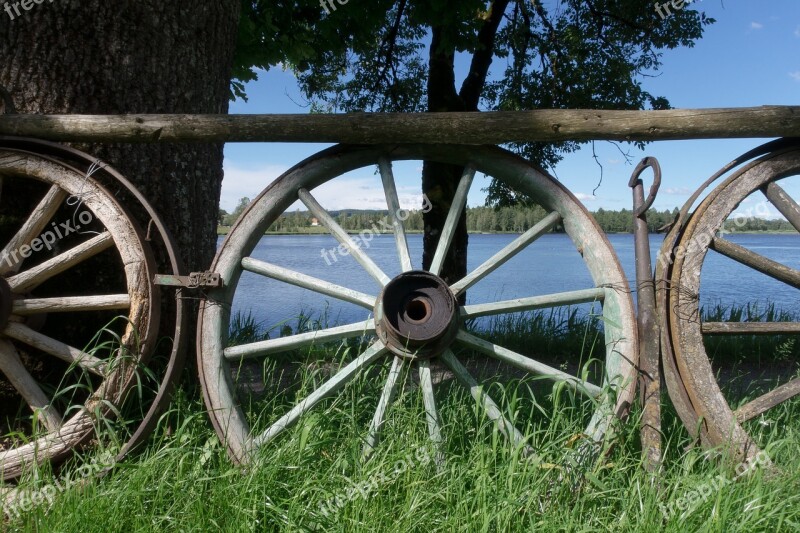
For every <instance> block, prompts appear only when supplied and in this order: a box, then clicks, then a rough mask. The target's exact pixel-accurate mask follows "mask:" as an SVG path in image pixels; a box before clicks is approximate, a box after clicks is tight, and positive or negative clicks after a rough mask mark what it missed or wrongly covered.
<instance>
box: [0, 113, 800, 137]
mask: <svg viewBox="0 0 800 533" xmlns="http://www.w3.org/2000/svg"><path fill="white" fill-rule="evenodd" d="M0 135H13V136H22V137H35V138H39V139H45V140H52V141H60V142H125V143H128V142H130V143H154V142H320V143H350V144H384V143H436V144H503V143H507V142H526V141H565V140H576V141H580V140H591V139H596V140H616V141H637V140H638V141H656V140H675V139H713V138H771V137H800V106H764V107H750V108H723V109H670V110H664V111H601V110H583V109H543V110H537V111H496V112H485V113H350V114H335V115H334V114H331V115H327V114H307V115H0Z"/></svg>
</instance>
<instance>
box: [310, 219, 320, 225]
mask: <svg viewBox="0 0 800 533" xmlns="http://www.w3.org/2000/svg"><path fill="white" fill-rule="evenodd" d="M311 226H312V227H313V226H319V220H317V218H316V217H311Z"/></svg>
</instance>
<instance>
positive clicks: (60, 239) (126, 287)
mask: <svg viewBox="0 0 800 533" xmlns="http://www.w3.org/2000/svg"><path fill="white" fill-rule="evenodd" d="M2 141H3V142H2V143H0V184H1V185H2V192H1V193H0V194H2V196H1V198H2V206H3V207H2V209H3V211H2V217H0V218H2V238H3V241H2V243H1V244H2V246H3V248H2V252H0V373H2V376H0V385H2V387H3V389H2V394H3V418H2V420H0V423H2V425H3V428H2V435H3V437H2V442H0V471H2V477H3V479H4V480H7V479H12V478H15V477H18V476H19V475H20V474H21V473H22V472H23V471H24V469H25V468H26V466H31V465H32V464H36V463H43V462H45V461H53V462H57V461H59V460H62V459H64V458H65V457H66V456H68V455H69V454H70V453H71V452H72V451H73V450H74V449H75V448H76V447H77V446H79V445H81V444H83V443H85V442H86V441H87V440H88V439H90V438H92V436H93V435H94V434H95V430H96V429H97V427H98V425H101V423H102V422H101V420H100V419H101V418H103V417H109V418H110V417H113V413H114V411H115V409H116V408H118V406H119V405H120V403H121V402H122V401H123V397H124V395H125V393H126V391H127V390H128V388H129V386H130V384H131V382H132V380H133V379H134V377H135V375H136V373H137V371H138V369H139V368H140V365H141V364H143V363H144V362H146V360H147V358H148V357H149V355H150V354H151V353H152V351H153V347H154V344H155V341H156V333H157V331H158V325H159V315H160V309H161V308H160V299H159V290H158V287H156V286H155V285H153V283H152V279H153V276H154V274H155V265H154V260H153V257H152V252H151V250H150V248H149V246H148V245H147V243H146V242H145V240H144V237H143V234H142V232H141V231H140V229H139V227H138V226H137V224H136V223H135V221H134V220H133V218H132V217H131V216H130V215H129V213H128V212H127V211H126V210H125V209H123V208H122V206H121V205H120V204H119V203H118V202H117V200H116V199H115V197H114V195H113V194H112V193H111V192H109V190H108V189H106V188H105V187H103V186H102V185H101V184H100V183H99V182H98V181H96V180H95V179H93V178H92V177H91V176H90V174H91V171H90V172H86V171H85V170H78V168H77V167H76V166H73V165H72V164H70V163H68V162H66V161H65V160H64V159H63V158H59V157H57V156H58V155H61V156H64V155H74V154H79V152H76V151H74V150H71V149H66V148H59V147H57V146H56V145H50V144H49V143H37V142H36V141H25V140H19V139H3V140H2ZM31 150H37V151H38V150H43V152H47V151H48V150H49V151H50V152H51V154H49V155H48V154H46V153H43V152H39V153H34V152H33V151H31ZM62 152H63V153H62ZM86 160H89V158H88V156H86ZM90 170H100V173H101V174H102V173H104V172H107V171H105V170H102V169H98V168H92V169H90ZM98 265H103V266H105V267H107V266H108V265H112V268H116V272H117V273H118V279H106V278H104V279H97V267H98ZM56 314H58V315H59V317H58V318H59V320H54V318H55V316H54V315H56ZM65 315H66V316H68V317H69V320H64V316H65ZM71 323H72V325H71ZM75 324H77V325H78V327H75ZM86 326H89V328H88V329H89V331H90V332H91V333H88V334H87V332H86V331H87V328H86ZM94 328H96V329H94ZM103 328H105V329H104V334H101V335H100V336H99V337H95V339H94V342H93V338H92V335H94V334H95V333H96V332H97V331H99V330H101V329H103ZM112 341H116V342H115V343H113V345H112V344H106V346H105V347H104V348H102V349H100V350H97V351H93V350H90V349H89V347H90V345H91V344H93V345H97V344H99V343H110V342H112ZM109 346H113V348H109ZM89 352H91V353H89ZM3 376H4V379H2V377H3ZM31 411H32V413H31Z"/></svg>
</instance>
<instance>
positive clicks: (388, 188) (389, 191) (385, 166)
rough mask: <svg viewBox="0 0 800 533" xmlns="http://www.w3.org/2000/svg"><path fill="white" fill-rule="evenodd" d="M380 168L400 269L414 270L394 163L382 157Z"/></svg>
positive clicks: (405, 270)
mask: <svg viewBox="0 0 800 533" xmlns="http://www.w3.org/2000/svg"><path fill="white" fill-rule="evenodd" d="M378 167H379V168H380V171H381V181H383V191H384V194H385V195H386V205H387V206H388V207H389V217H390V218H391V220H392V226H393V227H394V240H395V243H396V245H397V256H398V257H399V258H400V268H402V270H403V272H408V271H409V270H412V268H413V267H412V266H411V254H409V253H408V239H406V229H405V226H404V225H403V221H402V220H401V219H400V216H399V214H400V200H399V199H398V198H397V187H396V185H395V182H394V174H393V173H392V162H391V161H389V160H388V159H386V158H385V157H381V158H380V159H379V160H378Z"/></svg>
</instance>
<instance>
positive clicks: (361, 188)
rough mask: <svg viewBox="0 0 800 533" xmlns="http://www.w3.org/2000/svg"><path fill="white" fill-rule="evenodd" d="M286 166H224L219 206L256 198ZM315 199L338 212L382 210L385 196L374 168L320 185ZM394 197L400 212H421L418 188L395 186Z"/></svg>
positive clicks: (230, 206) (227, 207)
mask: <svg viewBox="0 0 800 533" xmlns="http://www.w3.org/2000/svg"><path fill="white" fill-rule="evenodd" d="M284 171H286V168H285V167H281V166H279V165H265V166H263V167H260V168H256V169H243V168H239V167H237V166H234V165H229V164H225V165H224V172H225V177H224V179H223V180H222V195H221V199H220V207H221V208H222V209H225V210H226V211H228V212H231V211H233V210H234V209H235V208H236V206H237V205H238V204H239V199H241V198H243V197H247V198H250V199H251V200H253V199H255V197H256V196H258V195H259V194H260V193H261V191H262V190H264V188H266V187H267V186H268V185H269V184H270V183H272V182H273V181H275V179H276V178H278V177H279V176H280V175H281V174H282V173H283V172H284ZM313 195H314V198H316V199H317V201H318V202H319V203H320V205H322V207H324V208H325V209H328V210H331V211H337V210H339V209H376V210H385V209H387V206H386V197H385V193H384V191H383V186H382V185H381V180H380V177H378V176H376V175H375V173H374V171H373V169H371V168H365V169H360V170H356V171H354V172H351V173H349V174H345V175H343V176H340V177H338V178H336V179H333V180H330V181H329V182H327V183H324V184H322V185H320V186H319V187H317V188H315V189H314V191H313ZM397 196H398V199H399V201H400V207H402V208H403V209H420V208H421V207H422V204H423V201H422V195H421V193H420V191H419V186H412V185H408V186H404V185H401V184H398V185H397ZM297 209H299V210H300V211H305V210H306V207H305V206H304V205H303V204H302V203H300V202H299V201H298V202H295V203H294V204H292V205H291V206H290V207H289V209H288V211H295V210H297Z"/></svg>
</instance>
